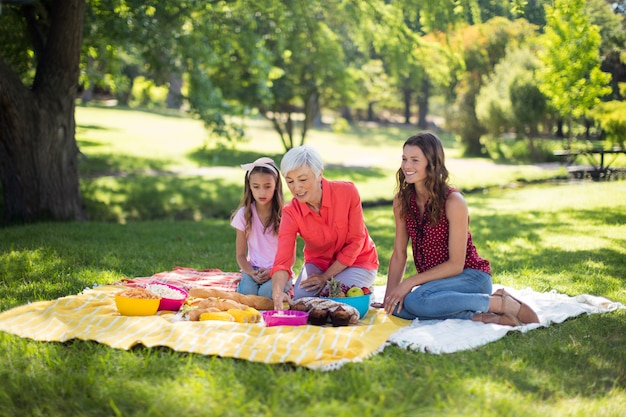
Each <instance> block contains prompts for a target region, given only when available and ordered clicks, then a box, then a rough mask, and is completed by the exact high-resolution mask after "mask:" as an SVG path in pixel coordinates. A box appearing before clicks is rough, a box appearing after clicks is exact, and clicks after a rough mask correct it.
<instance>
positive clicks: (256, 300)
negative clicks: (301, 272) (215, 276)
mask: <svg viewBox="0 0 626 417" xmlns="http://www.w3.org/2000/svg"><path fill="white" fill-rule="evenodd" d="M189 295H190V296H191V297H195V298H210V297H213V298H221V299H224V300H233V301H236V302H238V303H240V304H245V305H246V306H248V307H252V308H255V309H257V310H273V309H274V302H273V301H272V300H271V299H270V298H267V297H262V296H260V295H253V294H249V295H245V294H240V293H238V292H232V291H222V290H217V289H215V288H207V287H194V288H192V289H190V290H189Z"/></svg>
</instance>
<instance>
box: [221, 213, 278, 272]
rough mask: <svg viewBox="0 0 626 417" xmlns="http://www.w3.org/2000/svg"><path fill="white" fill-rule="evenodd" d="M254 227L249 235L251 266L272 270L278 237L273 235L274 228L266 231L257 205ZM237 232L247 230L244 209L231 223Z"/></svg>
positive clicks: (253, 216) (253, 220)
mask: <svg viewBox="0 0 626 417" xmlns="http://www.w3.org/2000/svg"><path fill="white" fill-rule="evenodd" d="M251 209H252V225H250V233H249V235H248V261H249V262H250V265H252V266H256V267H257V268H264V269H265V268H271V267H272V264H273V263H274V256H275V255H276V248H277V246H278V237H277V236H276V235H275V234H274V233H273V228H270V229H268V230H264V229H265V228H264V227H263V223H261V219H260V218H259V213H258V212H257V211H256V204H255V203H254V202H253V203H252V206H251ZM230 224H231V226H233V227H234V228H235V229H237V230H241V231H242V232H243V231H245V230H246V219H245V217H244V208H243V207H241V208H240V209H239V210H238V211H237V213H236V214H235V216H234V217H233V220H232V222H231V223H230Z"/></svg>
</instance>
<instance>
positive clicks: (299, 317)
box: [262, 310, 309, 327]
mask: <svg viewBox="0 0 626 417" xmlns="http://www.w3.org/2000/svg"><path fill="white" fill-rule="evenodd" d="M262 314H263V321H264V322H265V325H266V326H267V327H271V326H302V325H304V324H306V322H307V320H308V319H309V313H307V312H306V311H297V310H283V311H276V310H268V311H264V312H263V313H262Z"/></svg>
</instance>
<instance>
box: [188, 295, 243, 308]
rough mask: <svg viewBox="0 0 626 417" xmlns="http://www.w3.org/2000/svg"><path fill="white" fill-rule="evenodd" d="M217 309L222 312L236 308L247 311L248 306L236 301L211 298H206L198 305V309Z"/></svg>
mask: <svg viewBox="0 0 626 417" xmlns="http://www.w3.org/2000/svg"><path fill="white" fill-rule="evenodd" d="M207 307H216V308H217V309H218V310H220V311H226V310H230V309H231V308H236V309H239V310H245V309H246V308H248V306H247V305H245V304H241V303H238V302H237V301H235V300H224V299H222V298H217V297H210V298H206V299H204V300H202V301H200V303H198V308H207Z"/></svg>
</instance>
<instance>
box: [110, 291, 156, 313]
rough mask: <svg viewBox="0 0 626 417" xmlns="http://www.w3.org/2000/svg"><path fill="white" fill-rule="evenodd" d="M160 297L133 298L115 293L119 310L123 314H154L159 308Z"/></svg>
mask: <svg viewBox="0 0 626 417" xmlns="http://www.w3.org/2000/svg"><path fill="white" fill-rule="evenodd" d="M160 301H161V300H160V299H158V298H131V297H122V296H120V295H115V305H116V306H117V311H119V313H120V314H121V315H122V316H153V315H155V314H156V312H157V310H158V309H159V303H160Z"/></svg>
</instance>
